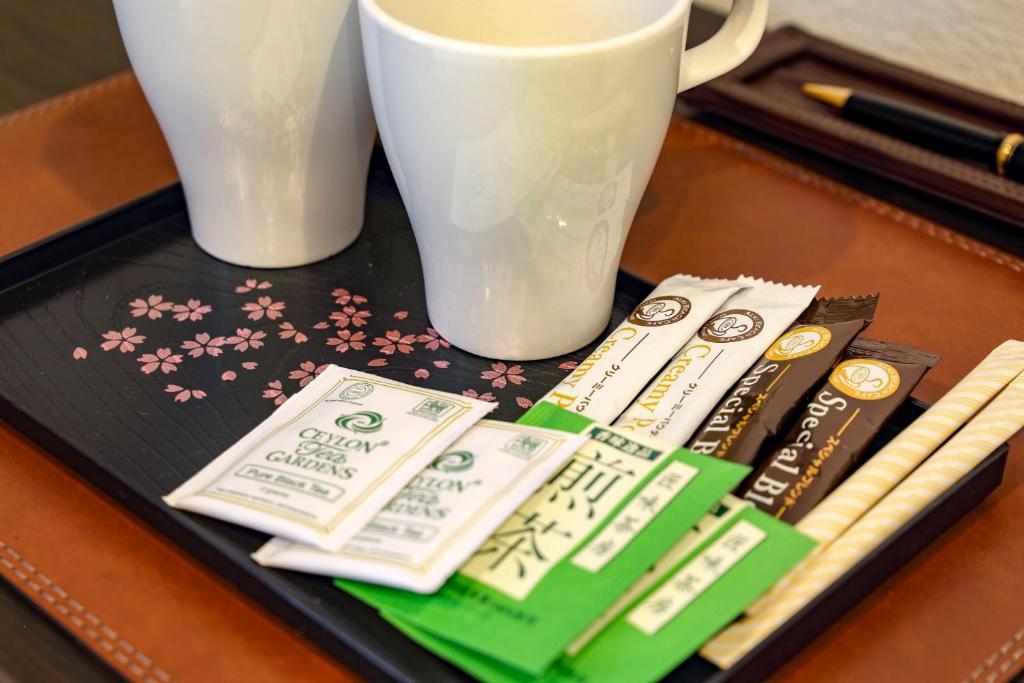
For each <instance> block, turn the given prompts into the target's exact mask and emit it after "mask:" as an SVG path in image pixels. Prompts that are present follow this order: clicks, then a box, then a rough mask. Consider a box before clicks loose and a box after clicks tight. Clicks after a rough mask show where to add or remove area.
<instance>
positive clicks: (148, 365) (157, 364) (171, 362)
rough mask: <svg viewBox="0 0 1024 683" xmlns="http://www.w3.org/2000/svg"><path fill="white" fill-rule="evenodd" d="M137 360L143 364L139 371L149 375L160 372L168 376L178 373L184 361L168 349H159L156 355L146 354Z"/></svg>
mask: <svg viewBox="0 0 1024 683" xmlns="http://www.w3.org/2000/svg"><path fill="white" fill-rule="evenodd" d="M136 360H138V361H139V362H140V363H141V364H142V367H141V368H139V369H140V370H142V372H143V373H144V374H147V375H148V374H150V373H152V372H156V371H157V370H159V371H160V372H162V373H164V374H165V375H166V374H170V373H172V372H177V371H178V363H180V362H181V361H182V356H181V355H180V354H175V353H173V352H172V351H171V350H170V349H168V348H163V349H157V350H156V353H144V354H142V355H141V356H139V357H138V358H137V359H136Z"/></svg>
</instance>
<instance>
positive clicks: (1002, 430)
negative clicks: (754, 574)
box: [701, 375, 1024, 669]
mask: <svg viewBox="0 0 1024 683" xmlns="http://www.w3.org/2000/svg"><path fill="white" fill-rule="evenodd" d="M1022 425H1024V375H1019V376H1018V377H1017V378H1016V379H1014V380H1013V381H1012V382H1010V384H1009V386H1008V387H1006V389H1004V390H1003V391H1002V392H1001V393H1000V394H998V395H997V396H996V397H995V398H994V399H993V400H992V402H991V403H989V404H988V406H986V407H985V408H984V409H982V410H981V412H979V413H978V415H977V416H976V417H975V418H974V419H972V420H971V421H970V422H968V423H967V425H966V426H964V428H963V429H961V430H960V431H959V432H957V433H956V434H955V435H954V436H953V438H951V439H950V440H949V441H947V442H946V443H945V445H943V446H942V447H941V448H940V449H939V450H938V451H937V452H936V453H935V454H934V455H933V456H931V457H930V458H928V459H927V460H926V461H925V462H924V463H923V464H922V465H921V466H920V467H918V468H917V469H916V470H914V471H913V472H912V473H911V474H910V475H909V476H908V477H907V478H906V479H904V480H903V481H902V482H900V483H899V484H898V485H897V486H896V487H895V488H894V489H893V490H892V491H891V492H890V493H889V494H888V495H887V496H885V497H884V498H883V499H882V500H881V501H880V502H879V503H878V504H877V505H875V506H874V507H872V508H871V509H870V510H869V511H868V512H867V513H866V514H865V515H864V516H863V517H861V518H860V519H859V520H858V521H857V522H855V523H854V524H853V526H851V527H850V528H849V529H848V530H847V531H846V532H845V533H843V534H842V535H841V536H840V537H839V538H837V539H836V540H835V541H833V543H832V544H831V545H830V546H829V547H828V548H826V549H825V550H824V551H823V552H822V553H820V554H819V555H818V557H817V558H816V559H815V560H814V561H813V562H812V563H811V564H809V565H807V566H806V567H805V569H804V570H803V572H802V573H801V574H800V576H798V577H796V578H795V579H794V580H793V581H791V582H790V585H789V588H788V590H786V591H785V593H784V594H783V595H781V596H780V597H778V598H777V599H776V600H774V601H772V603H771V604H769V605H766V606H764V607H763V608H762V610H761V611H760V612H758V613H757V614H754V615H751V616H748V617H745V618H743V619H741V620H739V621H737V622H736V623H734V624H733V625H732V626H730V627H728V628H727V629H725V630H724V631H722V632H721V633H719V634H718V635H717V636H715V637H714V638H713V639H712V640H710V641H708V642H707V643H706V644H705V645H704V647H703V648H702V649H701V654H702V655H703V656H704V657H705V658H706V659H708V660H709V661H711V662H713V663H714V664H716V665H718V666H719V667H721V668H723V669H724V668H728V667H730V666H732V665H733V664H735V663H736V662H737V661H739V660H740V659H741V658H743V656H744V655H746V653H747V652H749V651H750V650H751V649H752V648H754V647H755V646H756V645H757V644H758V643H760V642H761V641H762V640H763V639H764V638H765V637H767V636H768V635H770V634H771V633H772V632H773V631H775V629H777V628H778V627H779V626H781V625H782V624H784V623H785V622H786V621H788V620H789V619H790V618H792V616H793V615H794V614H796V613H797V612H799V611H800V610H801V609H802V608H803V607H804V606H805V605H807V604H808V603H809V602H811V601H812V600H813V599H814V598H815V597H817V596H818V595H819V594H820V593H821V592H822V591H823V590H825V589H826V588H828V587H829V586H830V585H831V584H832V583H833V582H834V581H835V580H836V579H838V578H839V577H841V576H842V575H843V574H845V573H846V572H848V571H849V570H850V569H851V568H852V567H853V566H854V565H856V564H857V563H858V562H859V561H860V560H861V559H862V558H863V557H864V556H865V555H867V554H868V553H870V552H871V551H872V550H873V549H874V548H876V547H878V545H880V544H881V543H882V542H883V541H885V539H886V538H888V537H889V536H890V535H892V533H893V532H895V531H896V530H898V529H899V528H900V527H902V526H903V525H904V524H906V523H907V521H908V520H910V519H911V518H912V517H913V516H914V515H916V514H917V513H918V512H919V511H920V510H922V509H923V508H924V507H925V506H927V505H928V504H929V503H931V502H932V501H933V500H935V499H936V498H938V497H939V496H940V495H942V494H943V493H944V492H945V491H947V490H948V489H949V488H950V487H952V486H953V485H954V484H955V483H956V482H957V481H959V480H960V479H961V478H962V477H963V476H964V475H965V474H967V473H968V472H969V471H970V470H971V469H972V468H973V467H975V466H976V465H977V464H978V463H979V462H981V461H982V460H983V459H984V458H985V457H987V456H988V455H989V454H990V453H991V452H992V451H994V450H995V449H996V448H997V447H999V445H1000V444H1002V443H1003V442H1004V441H1006V440H1007V439H1009V438H1010V437H1012V436H1013V435H1014V433H1016V432H1017V431H1018V430H1019V429H1020V428H1021V426H1022Z"/></svg>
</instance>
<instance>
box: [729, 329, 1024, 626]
mask: <svg viewBox="0 0 1024 683" xmlns="http://www.w3.org/2000/svg"><path fill="white" fill-rule="evenodd" d="M1022 372H1024V342H1019V341H1014V340H1012V339H1011V340H1009V341H1005V342H1003V343H1002V344H1000V345H999V346H997V347H996V348H995V349H993V351H992V352H991V353H989V354H988V356H986V357H985V359H984V360H982V361H981V362H980V363H979V364H978V365H977V366H976V367H975V368H974V369H973V370H971V371H970V372H969V373H968V374H967V376H966V377H964V378H963V379H962V380H960V382H959V383H957V385H956V386H954V387H953V388H952V389H950V390H949V392H948V393H946V395H945V396H943V397H942V398H940V399H939V400H938V401H936V402H935V404H934V405H932V407H931V408H929V409H928V410H927V411H925V412H924V413H923V414H922V415H921V416H920V417H919V418H917V419H916V420H914V422H913V423H912V424H911V425H910V426H909V427H907V428H906V429H904V430H903V431H902V432H900V433H899V434H898V435H897V436H896V437H895V438H893V440H892V441H890V442H889V443H888V444H887V445H886V446H884V447H883V448H882V449H881V450H879V451H878V453H876V454H875V455H873V456H871V458H870V459H869V460H868V461H867V462H866V463H864V465H863V466H862V467H861V468H860V469H858V470H857V471H855V472H854V473H853V474H852V475H851V476H850V477H849V478H848V479H847V480H846V481H845V482H843V484H842V485H840V486H839V487H838V488H836V490H835V491H833V492H832V493H831V494H829V496H828V497H827V498H825V499H824V500H823V501H821V502H820V503H818V505H816V506H815V507H814V509H813V510H811V511H810V512H809V513H808V514H807V516H806V517H804V518H803V519H801V520H800V521H799V522H797V524H796V528H797V529H798V530H799V531H801V532H803V533H804V534H806V535H808V536H810V537H811V538H813V539H814V540H815V541H816V542H817V543H818V545H817V546H816V547H815V549H814V552H812V553H811V554H810V555H808V556H807V557H806V558H805V559H804V561H803V562H801V563H800V564H799V565H797V566H796V567H794V568H793V569H792V570H790V572H789V573H788V574H787V575H786V576H784V577H783V578H782V579H780V580H779V581H778V582H776V583H775V585H774V586H772V589H771V590H770V591H768V592H767V593H765V594H764V595H763V596H762V597H761V598H760V599H759V600H757V601H756V602H754V603H753V604H751V605H750V606H749V607H748V608H747V614H757V613H758V612H760V611H761V610H763V609H764V608H765V607H766V606H767V605H768V604H769V603H770V602H771V601H772V600H775V599H776V598H777V597H779V596H780V595H782V594H783V593H784V592H785V590H786V587H787V586H789V585H790V583H791V582H793V581H794V580H796V577H797V576H798V575H799V574H800V572H801V571H802V570H803V568H804V567H806V566H808V565H809V564H810V563H811V561H813V560H814V558H815V557H817V556H818V555H820V554H821V553H822V552H823V551H824V550H825V549H826V548H827V547H828V545H829V544H830V543H831V542H832V541H834V540H835V539H836V538H838V537H839V535H840V534H842V533H843V532H844V531H846V530H847V529H849V528H850V526H851V525H852V524H853V523H854V522H856V521H857V520H858V519H860V517H861V515H863V514H864V513H865V512H867V511H868V510H869V509H870V508H871V506H872V505H874V504H875V503H877V502H878V501H880V500H881V499H882V497H883V496H884V495H885V494H887V493H889V491H891V490H892V489H893V487H894V486H896V484H898V483H899V482H900V481H902V480H903V478H904V477H906V476H907V475H908V474H910V473H911V472H912V471H913V470H914V468H915V467H917V466H918V465H920V464H921V462H922V461H923V460H924V459H925V458H927V457H928V456H929V455H931V454H932V453H933V452H934V451H935V449H936V448H938V447H939V446H941V445H942V444H943V443H944V442H945V441H946V439H948V438H949V437H950V436H952V435H953V433H954V432H956V430H958V429H960V427H962V426H963V425H964V424H965V423H966V422H967V421H968V420H969V419H971V418H972V417H973V416H974V415H975V414H976V413H977V412H978V411H979V410H980V409H981V407H982V406H984V405H985V404H986V403H988V402H989V401H990V400H991V399H992V397H993V396H995V395H996V394H998V393H999V392H1000V391H1002V390H1003V389H1004V388H1005V387H1006V385H1007V384H1009V383H1010V382H1011V381H1012V380H1013V378H1014V377H1016V376H1017V375H1019V374H1020V373H1022Z"/></svg>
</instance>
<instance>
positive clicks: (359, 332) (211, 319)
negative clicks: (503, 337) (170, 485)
mask: <svg viewBox="0 0 1024 683" xmlns="http://www.w3.org/2000/svg"><path fill="white" fill-rule="evenodd" d="M271 288H273V284H272V283H271V282H270V281H269V280H261V279H258V278H247V279H245V280H244V281H243V283H242V284H239V285H234V286H233V290H234V293H235V294H236V295H239V297H240V298H239V301H238V303H237V304H236V305H235V306H227V307H224V306H218V309H219V311H218V312H215V311H214V306H211V305H209V304H204V303H203V302H202V300H201V299H199V298H196V297H186V296H182V297H181V298H179V299H178V301H181V300H184V301H185V302H186V303H183V304H182V303H174V302H172V301H171V300H170V299H169V298H168V297H166V296H165V295H164V294H152V293H151V294H146V295H145V296H144V297H143V296H139V297H137V298H134V299H132V300H131V301H130V302H128V304H127V310H126V314H127V315H128V316H130V317H131V318H134V319H137V320H138V321H139V322H138V323H136V326H133V327H124V328H123V329H121V330H120V331H118V330H108V331H107V332H104V333H103V334H102V339H101V343H100V348H101V349H102V350H103V351H107V352H111V351H115V350H116V351H120V353H132V352H135V351H139V352H140V355H138V356H136V357H134V360H135V361H136V362H137V364H138V365H137V366H136V367H138V369H139V370H140V371H141V372H142V373H143V374H146V375H156V376H160V375H168V374H171V373H174V372H177V370H178V369H179V368H180V367H181V366H182V364H183V363H192V362H202V363H211V362H212V363H213V364H214V365H213V369H211V370H202V371H201V372H200V373H199V374H198V375H197V376H200V377H201V376H203V373H206V372H209V373H210V376H211V377H219V378H220V380H221V381H222V382H224V383H228V382H234V381H236V380H237V379H238V378H239V374H240V373H241V372H242V371H248V372H253V371H255V370H256V369H257V368H258V367H259V363H258V362H257V361H255V360H246V361H244V362H241V363H237V364H233V363H232V361H231V358H232V357H233V354H226V352H228V351H232V352H234V353H242V354H247V355H249V356H250V357H251V354H253V353H257V357H259V356H258V354H259V353H266V351H263V352H261V351H260V349H265V348H266V347H267V346H268V344H271V343H272V345H275V344H276V345H277V346H274V350H273V353H274V354H277V355H280V354H283V353H287V351H286V349H285V347H283V346H280V344H281V343H287V344H288V345H289V346H293V345H299V344H305V343H306V342H308V341H313V340H314V339H315V340H316V341H318V342H320V343H322V344H323V346H322V347H320V348H321V349H322V350H321V351H320V354H321V356H320V357H319V358H317V357H315V354H314V357H313V358H310V359H308V360H303V361H302V362H301V363H299V366H298V368H296V369H294V370H291V371H290V372H289V374H288V377H287V380H280V379H270V378H263V379H261V381H262V382H266V384H265V387H266V388H264V389H261V390H260V391H261V392H262V396H263V397H264V398H266V399H268V400H272V401H273V402H274V404H275V405H281V404H282V403H284V402H285V401H286V400H287V398H288V396H289V395H290V393H294V391H298V390H300V389H302V388H303V387H305V386H307V385H308V384H309V383H310V382H312V381H313V379H315V378H316V376H317V375H318V374H319V373H321V372H322V371H323V370H324V369H325V368H326V367H327V363H323V362H322V361H327V360H328V358H329V357H335V358H337V357H336V356H334V353H338V354H345V357H344V359H339V361H338V362H339V363H340V364H342V365H346V366H348V367H359V366H360V365H365V366H366V367H368V368H373V369H376V371H378V372H380V373H382V374H386V375H388V376H392V377H394V378H396V379H399V380H401V381H406V382H423V381H427V380H429V379H430V378H431V377H433V376H434V375H435V373H439V372H444V371H447V370H449V368H450V367H451V365H452V361H451V360H449V359H448V358H445V354H446V352H448V350H449V349H452V345H451V343H450V342H449V341H448V340H447V339H445V338H444V337H443V336H442V335H441V333H440V332H438V331H437V330H436V329H434V328H433V327H429V326H426V327H420V328H419V329H420V330H422V331H420V332H417V331H410V330H408V329H406V330H400V329H395V328H390V326H386V325H383V324H382V325H381V327H382V328H383V329H382V330H374V329H373V327H374V325H373V323H374V321H375V320H385V321H388V322H389V323H391V324H392V325H395V324H396V323H397V324H399V325H400V324H401V323H400V322H399V321H406V320H410V312H409V311H408V310H404V309H402V310H391V311H388V310H384V311H375V309H374V307H372V306H371V305H370V300H369V299H368V298H367V297H366V296H363V295H362V294H358V293H355V292H353V291H351V290H349V289H346V288H335V289H331V290H325V291H324V294H323V295H322V296H324V299H323V303H324V315H325V317H326V319H324V318H321V319H320V320H319V321H318V322H313V323H310V322H304V323H302V324H298V323H296V322H292V321H288V320H283V318H284V315H285V311H286V310H287V309H288V305H287V303H286V301H285V300H284V299H280V300H278V299H277V297H273V296H268V295H266V294H263V293H262V292H263V291H266V290H269V289H271ZM253 292H256V293H257V294H251V293H253ZM242 295H250V296H245V297H243V296H242ZM253 297H255V301H253V300H252V298H253ZM329 302H331V303H329ZM375 312H377V313H380V314H382V316H383V317H382V318H377V317H375ZM243 317H244V318H245V319H246V320H248V321H251V322H250V325H252V326H251V327H237V325H238V324H239V322H241V320H240V319H241V318H243ZM162 318H173V319H174V320H175V321H177V322H179V323H189V322H199V321H205V322H207V323H208V324H210V325H211V329H209V331H202V332H188V333H186V334H184V335H182V337H183V338H179V339H178V340H168V339H167V338H166V334H167V329H168V328H166V326H165V327H163V328H162V330H163V331H162V332H159V333H158V332H157V330H156V328H154V329H149V330H148V332H149V333H150V334H151V336H154V337H155V339H159V340H161V341H162V342H163V343H160V342H158V343H156V344H154V346H155V347H156V348H155V349H154V348H152V347H151V348H150V349H142V348H140V347H141V346H142V345H143V344H144V343H145V342H146V340H147V334H143V333H142V332H143V330H140V329H139V325H149V324H153V325H166V323H164V322H163V321H161V319H162ZM314 320H316V318H314ZM254 323H255V324H254ZM218 324H219V325H220V326H221V329H219V330H218V329H216V328H215V327H214V326H215V325H218ZM421 324H422V323H421ZM225 325H229V326H230V327H229V329H230V328H234V333H233V334H232V333H230V332H228V331H227V330H224V329H223V326H225ZM275 326H276V329H275ZM275 333H276V334H275ZM275 337H276V339H280V340H282V341H281V342H278V341H276V339H275ZM293 347H294V346H293ZM174 349H180V350H179V351H177V352H176V351H174ZM332 352H333V353H332ZM72 357H73V358H74V359H76V360H85V359H87V358H88V350H87V349H86V348H85V347H83V346H77V347H74V349H73V351H72ZM575 366H576V362H575V361H565V362H563V363H562V364H561V365H559V368H560V369H562V370H572V369H573V368H574V367H575ZM286 381H287V382H289V386H285V382H286ZM479 381H480V385H479V386H476V387H467V388H465V389H464V390H463V391H462V393H463V394H464V395H466V396H471V397H474V398H479V399H481V400H484V401H498V400H502V401H514V402H515V404H516V405H517V406H518V407H520V408H522V409H527V408H529V407H530V406H532V405H533V402H532V401H531V400H530V399H529V398H527V397H525V396H522V395H519V393H518V391H517V389H519V388H520V387H523V386H524V385H526V384H527V383H528V382H529V380H528V379H527V373H526V371H525V369H524V366H523V365H517V364H509V363H506V362H503V361H493V362H490V368H488V369H484V370H482V371H480V373H479ZM161 386H163V385H161ZM163 392H164V393H165V394H168V395H171V397H172V398H173V400H174V401H176V402H178V403H185V402H187V401H189V400H192V399H202V398H205V397H206V393H205V391H204V390H203V389H201V388H197V387H193V386H188V387H185V386H180V385H177V384H172V385H166V388H164V389H163Z"/></svg>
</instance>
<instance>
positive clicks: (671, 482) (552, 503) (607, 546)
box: [337, 405, 749, 675]
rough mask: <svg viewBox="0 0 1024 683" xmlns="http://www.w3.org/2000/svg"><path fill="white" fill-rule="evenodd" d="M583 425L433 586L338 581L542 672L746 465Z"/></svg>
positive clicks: (550, 412) (466, 643)
mask: <svg viewBox="0 0 1024 683" xmlns="http://www.w3.org/2000/svg"><path fill="white" fill-rule="evenodd" d="M563 413H564V414H563ZM580 420H581V418H580V417H579V416H576V415H572V414H571V413H566V412H565V411H563V410H561V409H559V408H557V407H555V406H553V405H549V406H548V407H547V408H546V410H541V411H535V412H533V413H532V415H531V417H530V421H532V422H534V423H538V422H539V423H542V426H547V427H553V428H566V427H570V428H571V427H575V428H576V430H577V431H579V430H580V428H581V427H582V426H583V425H582V424H581V422H580ZM584 422H585V420H584ZM585 428H586V429H587V430H589V434H590V439H589V440H588V441H587V442H585V443H584V445H583V446H581V447H580V449H579V450H578V451H577V452H576V454H575V455H574V456H573V458H572V459H571V460H570V461H569V462H568V463H567V464H566V465H564V466H563V467H562V469H561V471H560V472H559V473H558V474H556V475H555V476H554V477H552V478H551V479H550V480H549V481H548V483H547V484H545V485H544V486H543V487H542V488H541V489H540V490H539V491H537V493H535V494H534V495H533V496H532V497H531V498H530V499H529V500H528V501H527V502H526V503H524V504H523V506H522V507H520V508H519V510H517V511H516V513H515V514H513V515H512V517H510V518H509V519H508V520H507V521H506V522H505V523H504V524H503V525H502V526H501V527H500V528H499V529H498V530H497V531H496V532H495V533H494V534H493V535H492V536H491V537H490V538H489V539H488V540H487V541H486V542H485V543H484V544H483V546H481V548H480V549H479V550H478V551H477V553H476V554H475V555H474V556H473V557H472V558H471V559H470V560H469V561H468V562H467V563H466V564H464V565H463V566H462V567H461V568H460V570H459V572H458V573H457V574H456V575H455V576H453V577H452V578H451V579H450V580H449V581H448V582H447V583H445V584H444V586H442V588H441V589H440V590H439V591H438V592H437V593H436V594H434V595H418V594H414V593H409V592H405V591H399V590H394V589H389V588H385V587H382V586H374V585H370V584H362V583H356V582H351V581H341V580H339V581H338V582H337V583H338V585H339V586H340V587H342V588H344V589H346V590H348V591H349V592H351V593H353V594H355V595H356V596H357V597H360V598H361V599H364V600H366V601H367V602H369V603H370V604H372V605H374V606H376V607H378V608H380V609H382V610H384V611H387V612H388V613H389V614H391V615H394V616H399V617H401V618H402V619H403V620H406V621H408V622H410V623H411V624H413V625H415V626H417V627H420V628H423V629H426V630H428V631H430V632H431V633H433V634H434V635H436V636H438V637H440V638H443V639H445V640H449V641H452V642H454V643H456V644H458V645H460V646H462V647H465V648H468V649H470V650H475V651H477V652H479V653H481V654H482V655H485V656H487V657H491V658H494V659H497V660H499V661H502V662H504V663H505V664H506V665H508V666H510V667H513V668H516V669H521V670H523V671H526V672H529V673H531V674H534V675H540V674H543V673H544V672H545V671H546V670H547V669H548V667H549V666H550V665H551V664H552V663H553V662H554V661H555V660H556V659H557V658H558V657H559V656H560V655H561V654H562V653H563V652H564V651H565V649H566V647H567V646H568V645H569V644H570V643H571V642H572V641H573V639H574V638H576V637H577V636H578V635H579V634H580V633H582V632H583V631H584V630H585V629H586V628H587V626H589V625H590V624H591V623H592V622H594V621H595V620H596V619H597V618H598V617H600V616H601V614H602V613H603V612H604V611H605V610H606V609H607V608H608V607H609V606H611V604H612V603H613V602H614V600H615V599H616V598H617V597H618V596H619V595H621V594H622V593H623V592H624V591H626V590H627V589H628V588H629V587H630V585H631V584H632V583H633V582H634V581H636V580H637V579H638V578H639V577H640V576H641V575H642V574H643V573H644V572H645V571H646V570H647V569H648V568H649V567H650V566H651V565H652V564H654V562H655V561H656V560H657V559H658V558H659V557H661V556H662V555H664V554H665V553H666V552H667V551H668V550H669V549H670V548H671V547H672V546H673V545H674V544H675V543H676V541H678V540H679V539H680V537H681V536H683V534H684V533H686V532H687V531H688V530H689V529H690V528H691V527H693V525H694V524H695V523H696V522H697V521H698V520H699V519H700V518H701V517H702V516H703V515H704V514H705V513H706V512H707V511H708V510H709V509H711V508H712V507H713V506H714V505H715V504H716V503H717V502H718V501H719V500H720V499H721V498H722V497H723V496H724V495H725V494H726V493H727V492H728V491H729V490H731V489H732V488H733V487H734V486H736V484H738V483H739V482H740V481H741V480H742V479H743V478H744V477H745V476H746V475H747V473H748V471H749V468H747V467H745V466H741V465H737V464H735V463H730V462H728V461H723V460H718V459H716V458H709V457H706V456H701V455H697V454H695V453H692V452H690V451H687V450H685V449H675V448H672V447H671V446H666V445H665V444H662V443H660V442H659V441H657V440H654V439H650V438H647V437H636V436H631V435H627V434H626V433H624V432H621V431H619V430H616V429H613V428H610V427H606V426H602V425H597V424H591V425H587V426H586V427H585Z"/></svg>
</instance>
